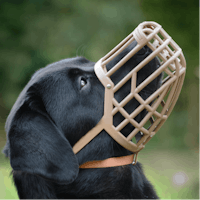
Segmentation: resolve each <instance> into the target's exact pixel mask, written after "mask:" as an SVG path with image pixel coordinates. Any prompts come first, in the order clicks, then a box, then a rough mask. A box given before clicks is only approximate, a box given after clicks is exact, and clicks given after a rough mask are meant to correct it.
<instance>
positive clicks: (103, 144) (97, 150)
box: [77, 131, 133, 167]
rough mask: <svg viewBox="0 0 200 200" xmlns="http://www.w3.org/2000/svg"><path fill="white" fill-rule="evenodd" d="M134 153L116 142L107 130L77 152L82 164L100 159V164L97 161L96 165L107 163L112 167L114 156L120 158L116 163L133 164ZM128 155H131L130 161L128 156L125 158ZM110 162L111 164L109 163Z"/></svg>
mask: <svg viewBox="0 0 200 200" xmlns="http://www.w3.org/2000/svg"><path fill="white" fill-rule="evenodd" d="M132 154H133V153H132V152H130V151H128V150H127V149H125V148H123V147H122V146H121V145H119V144H118V143H117V142H115V141H114V140H113V138H112V137H110V136H109V135H108V134H107V133H106V132H103V131H102V132H101V133H100V134H99V135H98V136H97V137H96V138H94V139H93V140H92V141H91V142H90V143H89V144H88V145H86V146H85V147H84V148H83V149H82V150H81V151H80V152H78V153H77V158H78V162H79V165H80V166H81V165H82V164H84V163H87V162H94V161H95V162H96V161H98V164H97V163H95V165H97V166H102V165H105V163H106V165H107V166H108V167H109V166H110V167H112V165H113V159H112V158H118V157H119V159H116V160H115V165H118V166H120V165H126V164H131V163H132V162H133V156H132ZM130 155H131V156H132V157H131V156H130ZM126 156H129V157H128V162H127V158H125V159H124V157H126ZM108 159H109V160H108ZM104 160H105V161H104ZM125 160H126V161H125ZM102 161H103V162H102ZM108 162H109V164H107V163H108ZM120 163H122V164H120ZM89 164H91V163H89ZM92 165H94V164H92Z"/></svg>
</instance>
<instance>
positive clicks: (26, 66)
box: [0, 0, 199, 166]
mask: <svg viewBox="0 0 200 200" xmlns="http://www.w3.org/2000/svg"><path fill="white" fill-rule="evenodd" d="M145 20H147V21H151V20H152V21H156V22H158V23H159V24H161V25H162V26H163V28H164V29H165V30H166V31H167V32H168V33H169V35H171V36H172V37H173V39H174V40H175V41H176V42H177V43H178V44H179V45H180V46H181V48H182V49H183V52H184V55H185V57H186V62H187V74H186V79H185V82H184V86H183V89H182V92H181V95H180V97H179V100H178V102H177V104H176V106H175V108H174V111H173V112H172V114H171V116H170V117H169V119H168V120H167V122H166V123H165V124H164V125H163V127H162V128H161V129H160V131H159V132H158V133H157V134H156V135H155V136H154V138H153V139H152V140H151V142H150V143H148V145H147V147H146V148H145V149H144V150H143V152H148V151H149V150H153V149H155V148H158V149H159V148H160V149H162V150H163V149H166V150H167V149H176V150H180V151H182V150H183V149H184V150H191V151H192V152H196V151H198V142H199V139H198V138H199V136H198V132H199V131H198V122H199V115H198V110H199V105H198V102H199V101H198V98H199V95H198V81H199V72H198V69H199V67H198V65H199V58H198V56H199V54H198V52H199V49H198V45H199V26H198V25H199V5H198V1H196V0H190V1H187V0H176V1H174V0H162V1H161V0H124V1H120V0H101V1H97V0H0V24H1V26H0V86H1V87H0V149H2V147H3V145H4V144H5V132H4V128H3V126H4V123H5V120H6V117H7V115H8V113H9V110H10V109H11V107H12V105H13V103H14V102H15V101H16V98H17V96H18V95H19V93H20V91H21V90H22V88H23V87H24V86H25V85H26V83H27V82H28V80H29V79H30V77H31V75H32V74H33V73H34V72H35V71H36V70H37V69H39V68H41V67H44V66H45V65H47V64H49V63H52V62H55V61H58V60H60V59H64V58H67V57H75V56H77V55H78V56H84V57H86V58H88V59H89V60H92V61H97V60H98V59H99V58H101V57H102V56H103V55H105V54H106V53H107V52H109V51H110V50H111V49H112V48H113V47H114V46H115V45H116V44H118V43H119V42H120V41H121V40H122V39H124V38H125V37H126V36H127V35H128V34H129V33H130V32H132V31H133V29H134V28H135V27H136V26H137V25H138V24H139V23H141V22H143V21H145ZM193 162H194V163H193V164H196V166H198V159H196V160H194V161H193Z"/></svg>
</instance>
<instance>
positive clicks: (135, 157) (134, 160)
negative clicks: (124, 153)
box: [132, 152, 139, 165]
mask: <svg viewBox="0 0 200 200" xmlns="http://www.w3.org/2000/svg"><path fill="white" fill-rule="evenodd" d="M138 153H139V152H137V153H135V155H134V157H133V162H132V165H136V163H137V157H138Z"/></svg>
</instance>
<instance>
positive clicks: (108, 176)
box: [4, 43, 161, 199]
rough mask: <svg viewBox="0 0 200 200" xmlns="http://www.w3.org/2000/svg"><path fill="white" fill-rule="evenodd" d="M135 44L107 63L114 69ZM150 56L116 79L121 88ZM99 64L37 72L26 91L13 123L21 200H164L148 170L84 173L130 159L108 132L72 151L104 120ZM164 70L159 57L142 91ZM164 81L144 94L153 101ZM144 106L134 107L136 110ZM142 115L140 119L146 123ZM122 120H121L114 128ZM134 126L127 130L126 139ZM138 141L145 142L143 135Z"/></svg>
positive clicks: (74, 62) (66, 63) (10, 144)
mask: <svg viewBox="0 0 200 200" xmlns="http://www.w3.org/2000/svg"><path fill="white" fill-rule="evenodd" d="M135 45H136V44H135V43H133V44H132V45H131V47H129V48H128V49H126V50H125V51H124V52H122V53H121V54H120V55H119V56H118V57H116V59H115V60H113V61H112V63H110V64H109V65H108V68H111V67H112V66H113V65H114V64H116V62H118V61H119V60H120V59H121V58H122V57H123V56H124V55H126V54H127V53H128V51H130V49H131V48H133V47H134V46H135ZM150 53H151V51H150V49H149V48H148V47H146V46H145V47H143V48H142V49H141V50H140V51H139V52H138V53H137V54H135V55H134V56H133V57H132V58H131V59H130V60H129V61H128V62H127V63H126V64H125V65H124V66H123V69H120V70H119V71H118V72H116V73H115V74H113V76H112V77H111V79H112V80H113V82H118V81H119V80H120V79H121V76H123V75H124V74H125V73H126V74H127V73H128V71H130V70H131V69H133V68H134V67H135V66H136V65H137V64H138V63H139V62H141V61H142V60H143V59H144V58H145V57H147V56H148V55H149V54H150ZM94 64H95V63H93V62H90V61H88V60H86V59H85V58H82V57H76V58H70V59H65V60H61V61H59V62H56V63H53V64H51V65H48V66H47V67H45V68H42V69H40V70H39V71H37V72H36V73H35V74H34V75H33V76H32V78H31V80H30V81H29V83H28V84H27V85H26V87H25V88H24V90H23V91H22V92H21V94H20V96H19V98H18V99H17V101H16V103H15V104H14V106H13V108H12V110H11V112H10V115H9V117H8V119H7V123H6V131H7V137H8V140H7V144H6V146H5V149H4V153H5V154H6V156H7V157H9V158H10V162H11V166H12V168H13V171H12V174H13V178H14V183H15V186H16V188H17V191H18V195H19V197H20V198H27V199H31V198H36V199H39V198H42V199H46V198H53V199H56V198H62V199H65V198H101V199H103V198H106V199H108V198H126V199H135V198H136V199H145V198H150V199H153V198H158V196H157V195H156V193H155V191H154V189H153V187H152V185H151V184H150V183H149V181H148V180H147V179H146V177H145V175H144V173H143V170H142V168H141V164H140V163H137V164H136V165H134V166H133V165H131V164H130V165H125V166H120V167H109V168H99V169H79V165H80V164H83V163H85V162H87V161H91V160H103V159H106V158H110V157H118V156H125V155H130V154H132V152H130V151H128V150H126V149H124V148H123V147H122V146H120V145H119V144H118V143H116V142H115V141H114V140H113V139H112V138H111V137H110V136H109V135H108V134H107V133H106V132H105V131H102V132H101V133H100V134H99V135H98V136H97V137H95V138H94V139H93V140H92V141H91V142H90V143H89V144H88V145H87V146H85V147H84V148H83V149H82V150H81V151H80V152H79V153H77V154H76V155H74V153H73V151H72V147H73V145H74V144H75V143H76V142H77V141H78V140H79V139H80V138H81V137H82V136H83V135H85V134H86V133H87V132H88V131H89V130H90V129H92V128H93V127H94V126H95V125H96V124H97V123H98V122H99V121H100V119H101V118H102V116H103V110H104V87H103V85H102V84H101V83H100V81H99V80H98V78H97V77H96V75H95V73H94ZM158 67H159V62H158V60H157V59H153V60H152V61H151V62H150V63H148V64H147V65H146V66H145V67H144V68H143V69H141V70H140V71H139V72H138V76H137V85H138V84H139V83H141V82H142V81H143V80H144V79H145V78H147V77H148V76H149V75H150V74H151V73H152V72H153V71H155V70H156V69H157V68H158ZM160 80H161V75H160V76H158V77H157V78H156V79H155V80H154V81H152V82H151V83H150V84H149V85H148V86H146V87H145V88H144V89H143V90H142V91H141V92H140V95H141V97H142V98H143V99H146V98H147V97H148V96H150V94H152V93H153V92H154V91H155V90H156V89H157V88H158V87H159V86H160ZM128 84H129V83H128V82H127V84H125V86H123V90H121V92H120V91H119V92H117V93H116V94H115V97H116V99H117V100H118V101H121V99H123V98H124V97H125V96H126V95H127V94H128V92H129V90H130V89H129V88H128V87H129V86H128ZM138 105H139V103H138V102H137V101H136V100H135V99H133V100H132V101H131V103H129V104H127V106H126V108H125V109H126V110H127V112H129V113H130V112H132V110H133V109H135V108H136V107H137V106H138ZM145 115H146V111H143V112H141V113H140V114H139V116H137V117H136V120H137V121H140V120H141V119H142V118H143V117H144V116H145ZM120 121H122V119H121V116H116V117H115V121H114V123H119V122H120ZM131 128H133V127H129V126H127V127H126V128H124V129H123V131H122V132H123V134H124V135H126V134H127V133H128V132H130V131H129V129H131ZM136 138H137V140H138V139H139V138H140V135H139V133H138V134H137V137H136Z"/></svg>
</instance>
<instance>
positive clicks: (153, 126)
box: [73, 22, 186, 153]
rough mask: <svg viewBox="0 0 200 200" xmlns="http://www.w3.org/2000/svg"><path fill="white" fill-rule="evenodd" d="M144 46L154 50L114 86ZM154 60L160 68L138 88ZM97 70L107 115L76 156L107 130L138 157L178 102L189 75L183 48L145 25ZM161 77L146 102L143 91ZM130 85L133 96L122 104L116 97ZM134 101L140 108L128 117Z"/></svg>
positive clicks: (150, 24)
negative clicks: (142, 72) (141, 74)
mask: <svg viewBox="0 0 200 200" xmlns="http://www.w3.org/2000/svg"><path fill="white" fill-rule="evenodd" d="M134 42H135V46H134V48H133V49H132V50H131V51H129V53H128V54H126V55H125V56H124V57H122V59H120V60H119V61H118V62H117V63H115V65H114V66H112V67H111V68H110V67H109V66H110V63H112V61H113V60H114V59H115V58H116V56H118V55H119V54H120V53H122V52H123V51H124V50H125V49H126V48H128V47H129V46H130V45H132V44H133V43H134ZM144 46H147V47H148V48H149V49H151V53H150V54H149V55H148V56H147V57H145V58H144V59H143V60H141V62H139V63H138V64H137V66H135V67H134V68H133V69H131V70H130V71H129V72H128V73H127V74H126V75H125V76H123V77H122V78H121V79H120V80H119V81H118V82H117V83H115V82H114V81H113V80H112V76H113V75H114V74H115V73H117V71H118V70H122V69H123V66H124V64H125V63H127V62H128V61H129V59H131V58H132V57H133V56H134V55H135V54H137V53H138V52H139V51H140V50H141V49H142V48H143V47H144ZM153 59H154V60H155V59H157V60H159V63H160V64H159V67H158V68H157V69H156V70H154V71H153V72H152V73H151V74H150V75H149V76H148V77H146V78H145V79H144V80H143V81H142V82H141V83H139V84H138V81H137V78H138V76H137V74H138V73H139V72H140V70H141V69H144V67H145V66H147V64H148V63H150V62H151V61H152V60H153ZM94 70H95V73H96V75H97V77H98V79H99V80H100V81H101V83H102V84H103V86H104V87H105V95H104V98H105V99H104V115H103V117H102V119H101V120H100V122H99V123H98V124H97V125H96V126H95V127H94V128H93V129H91V130H90V131H89V132H88V133H87V134H86V135H84V136H83V137H82V138H81V139H80V140H79V141H78V142H77V143H76V144H75V145H74V147H73V151H74V153H77V152H79V151H80V150H81V149H82V148H83V147H84V146H85V145H87V144H88V143H89V142H90V141H91V140H92V139H93V138H94V137H96V136H97V135H98V134H99V133H100V132H101V131H102V130H105V131H106V132H107V133H108V134H109V135H110V136H111V137H112V138H113V139H114V140H115V141H116V142H117V143H119V144H120V145H121V146H123V147H124V148H126V149H128V150H129V151H131V152H134V153H138V152H139V151H140V150H142V149H143V148H144V146H145V144H146V143H147V142H149V140H150V139H151V138H152V137H153V136H154V135H155V134H156V132H157V131H158V130H159V129H160V127H161V126H162V125H163V124H164V122H165V121H166V120H167V118H168V116H169V115H170V113H171V111H172V109H173V108H174V106H175V103H176V101H177V99H178V96H179V94H180V91H181V88H182V85H183V81H184V77H185V73H186V62H185V58H184V56H183V53H182V50H181V48H180V47H179V46H178V45H177V44H176V43H175V42H174V41H173V40H172V38H171V37H170V36H169V35H168V34H167V33H166V32H165V30H164V29H163V28H162V27H161V26H160V25H159V24H158V23H155V22H143V23H141V24H139V26H138V27H137V28H136V29H135V30H134V31H133V32H132V33H131V34H130V35H128V36H127V37H126V38H125V39H124V40H123V41H122V42H120V43H119V44H118V45H117V46H116V47H115V48H114V49H113V50H111V51H110V52H109V53H108V54H107V55H105V56H104V57H103V58H101V59H100V60H99V61H98V62H97V63H96V64H95V67H94ZM161 75H162V83H161V85H160V87H158V88H157V89H156V90H155V91H153V92H152V93H151V94H150V95H148V97H147V98H143V97H142V95H141V91H142V90H143V89H144V88H145V87H147V86H148V85H149V84H151V83H152V82H153V81H154V80H155V79H156V78H157V77H158V76H161ZM128 81H129V82H130V88H131V89H130V92H129V93H128V94H127V95H126V96H125V97H124V98H123V100H120V102H119V100H117V99H116V95H115V94H116V93H117V92H118V91H119V90H120V89H121V88H123V86H124V85H125V84H126V83H127V82H128ZM133 99H134V100H135V101H137V102H138V106H137V107H136V108H135V109H134V110H133V111H132V112H131V113H129V112H127V111H126V109H125V107H126V105H127V104H130V102H131V100H133ZM144 110H145V112H146V114H145V116H144V117H143V118H142V119H141V120H139V121H138V120H136V118H137V116H138V115H139V114H140V113H141V112H143V111H144ZM117 113H120V115H122V116H123V120H121V121H120V122H119V123H117V124H116V123H114V117H115V115H116V114H117ZM129 124H130V125H131V126H132V127H134V128H133V129H130V133H128V134H126V136H125V135H124V134H123V133H122V132H123V131H122V130H123V129H124V127H126V126H127V125H129ZM138 134H140V137H139V139H137V140H135V139H134V138H135V137H136V135H138Z"/></svg>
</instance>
